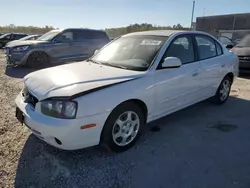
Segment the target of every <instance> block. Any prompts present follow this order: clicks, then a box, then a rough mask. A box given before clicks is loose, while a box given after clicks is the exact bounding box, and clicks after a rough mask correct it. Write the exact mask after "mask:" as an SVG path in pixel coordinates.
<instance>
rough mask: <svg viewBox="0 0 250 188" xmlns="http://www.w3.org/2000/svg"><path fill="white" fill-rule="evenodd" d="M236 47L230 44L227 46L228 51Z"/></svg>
mask: <svg viewBox="0 0 250 188" xmlns="http://www.w3.org/2000/svg"><path fill="white" fill-rule="evenodd" d="M233 47H234V46H233V45H232V44H228V45H226V48H227V49H232V48H233Z"/></svg>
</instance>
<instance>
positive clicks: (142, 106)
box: [100, 99, 148, 143]
mask: <svg viewBox="0 0 250 188" xmlns="http://www.w3.org/2000/svg"><path fill="white" fill-rule="evenodd" d="M124 103H134V104H135V105H137V106H138V107H139V108H140V109H141V110H142V112H143V115H144V118H145V123H147V118H148V107H147V105H146V103H145V102H144V101H142V100H140V99H129V100H126V101H123V102H121V103H120V104H118V105H117V106H116V107H115V108H114V109H113V110H112V111H111V112H110V113H109V116H108V117H107V119H106V121H105V123H104V126H105V124H106V122H107V121H108V119H109V117H110V116H111V114H112V113H113V112H114V111H115V110H116V109H117V108H118V107H119V106H120V105H123V104H124ZM104 126H103V128H102V132H101V135H100V143H101V141H102V139H103V130H104Z"/></svg>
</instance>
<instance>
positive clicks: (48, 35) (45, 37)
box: [37, 30, 61, 41]
mask: <svg viewBox="0 0 250 188" xmlns="http://www.w3.org/2000/svg"><path fill="white" fill-rule="evenodd" d="M60 32H61V31H60V30H52V31H49V32H48V33H45V34H44V35H42V36H41V37H39V38H38V39H37V40H41V41H50V40H51V39H53V38H54V37H55V36H56V35H57V34H58V33H60Z"/></svg>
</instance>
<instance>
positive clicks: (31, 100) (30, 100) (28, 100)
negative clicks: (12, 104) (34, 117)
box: [22, 87, 38, 108]
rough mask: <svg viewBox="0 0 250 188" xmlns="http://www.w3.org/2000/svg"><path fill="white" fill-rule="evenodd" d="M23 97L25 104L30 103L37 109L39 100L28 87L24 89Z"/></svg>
mask: <svg viewBox="0 0 250 188" xmlns="http://www.w3.org/2000/svg"><path fill="white" fill-rule="evenodd" d="M22 95H23V97H24V98H25V100H24V102H26V103H29V104H30V105H31V106H32V107H34V108H35V106H36V103H37V102H38V99H37V98H36V97H35V96H34V95H32V94H31V93H30V92H29V91H28V89H27V88H26V87H24V88H23V91H22Z"/></svg>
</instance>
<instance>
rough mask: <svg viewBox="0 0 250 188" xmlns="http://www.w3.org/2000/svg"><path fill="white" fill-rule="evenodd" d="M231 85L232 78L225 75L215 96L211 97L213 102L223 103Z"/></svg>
mask: <svg viewBox="0 0 250 188" xmlns="http://www.w3.org/2000/svg"><path fill="white" fill-rule="evenodd" d="M231 86H232V79H231V78H230V77H229V76H226V77H225V78H224V79H223V80H222V82H221V84H220V86H219V87H218V89H217V91H216V94H215V96H213V97H212V98H211V101H212V102H213V103H214V104H219V105H220V104H223V103H225V102H226V101H227V99H228V97H229V94H230V91H231Z"/></svg>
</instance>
